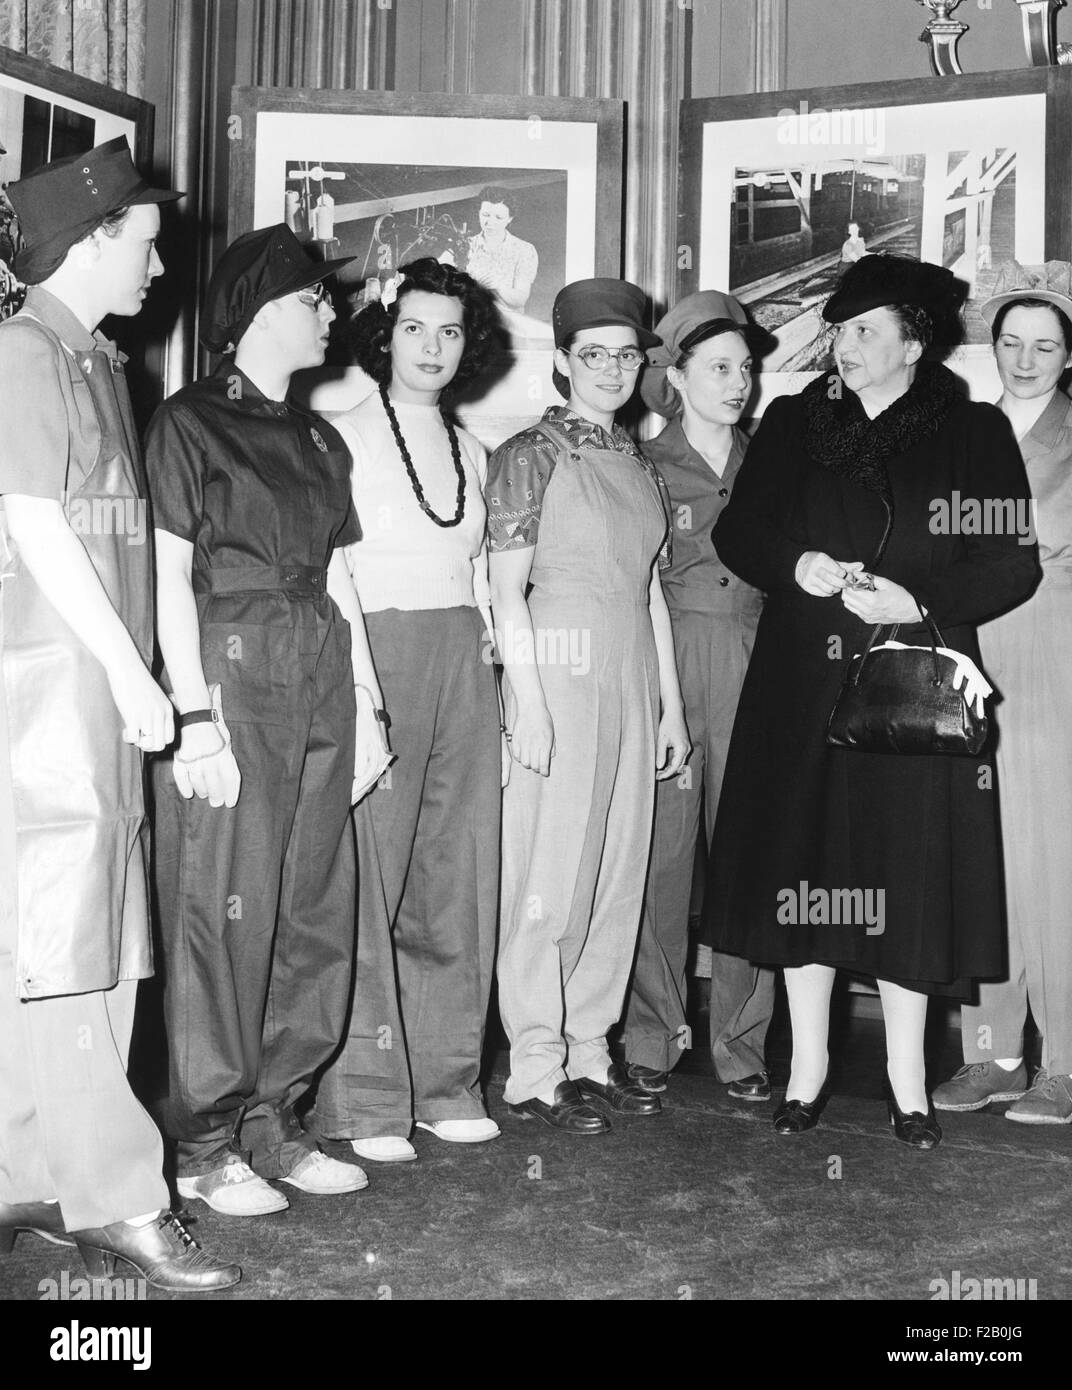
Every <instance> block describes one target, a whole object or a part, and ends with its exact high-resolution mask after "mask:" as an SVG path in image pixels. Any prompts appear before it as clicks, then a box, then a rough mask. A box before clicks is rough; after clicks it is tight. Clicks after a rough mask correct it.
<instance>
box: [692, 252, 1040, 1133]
mask: <svg viewBox="0 0 1072 1390" xmlns="http://www.w3.org/2000/svg"><path fill="white" fill-rule="evenodd" d="M956 283H957V282H956V281H955V280H954V279H953V276H952V275H951V274H950V273H949V272H948V271H944V270H942V269H940V268H938V267H935V266H930V265H925V264H921V263H920V262H918V261H912V260H909V259H907V258H904V257H897V256H867V257H865V258H864V259H863V260H861V261H860V262H858V263H857V265H855V266H853V267H852V268H851V269H850V270H849V271H848V272H847V273H846V275H845V277H844V279H843V280H842V283H841V286H840V287H839V289H838V291H837V292H836V293H835V294H834V296H833V297H832V298H831V299H830V301H829V302H828V304H827V306H826V308H825V310H824V317H825V318H826V319H827V320H828V321H829V322H831V323H835V324H837V330H836V335H835V345H834V356H835V361H836V364H837V368H838V373H837V374H836V375H830V376H828V377H822V378H820V379H819V380H817V381H815V382H813V383H812V384H811V385H810V386H808V387H807V388H806V389H805V390H804V391H803V392H802V393H801V394H800V395H799V396H796V397H791V398H787V399H782V400H778V401H775V402H774V403H773V404H772V406H771V408H770V409H769V410H768V411H767V413H766V415H765V416H764V419H763V422H762V424H761V426H760V429H759V431H758V432H757V434H756V437H755V439H754V440H753V442H752V444H751V446H750V448H749V451H748V457H747V459H746V461H745V464H744V466H743V468H742V470H741V472H740V474H739V476H738V480H737V484H736V487H735V490H734V494H733V497H732V499H731V501H730V505H729V506H728V507H727V509H726V510H725V511H724V512H723V514H722V516H721V518H720V519H719V521H718V523H717V525H716V526H715V529H714V540H715V545H716V546H717V548H718V552H719V554H720V555H721V556H722V558H723V560H724V562H725V563H726V564H727V565H728V566H729V567H730V568H731V569H732V570H734V571H735V573H737V574H739V575H740V576H741V578H743V579H745V580H747V582H748V583H750V584H753V585H755V586H756V587H757V588H760V589H762V590H764V591H765V592H766V594H767V602H766V605H765V607H764V610H763V616H762V618H761V619H760V624H759V629H758V632H757V635H756V644H755V649H754V652H753V656H752V660H751V663H750V666H749V670H748V675H747V677H746V679H745V685H744V689H743V692H742V695H741V701H740V707H739V710H738V715H737V720H736V723H735V726H734V733H733V739H732V742H731V745H730V751H729V756H728V761H727V768H726V778H725V783H724V786H723V792H722V798H721V802H720V808H719V815H718V821H717V825H716V829H715V836H714V845H713V852H712V856H711V865H712V869H711V874H712V878H711V884H710V887H709V892H708V899H707V901H708V905H709V906H708V911H709V912H710V913H711V914H712V922H711V927H712V936H713V939H714V941H715V944H716V947H717V949H719V950H722V951H727V952H731V953H735V954H737V955H742V956H746V957H748V958H749V959H751V960H754V961H757V962H760V963H763V964H777V965H782V966H785V967H786V970H785V977H786V990H787V994H788V997H789V1007H790V1016H791V1021H792V1027H793V1064H792V1072H791V1075H790V1080H789V1086H788V1089H787V1091H786V1097H785V1101H784V1102H783V1104H782V1105H781V1106H780V1107H779V1109H778V1111H777V1113H776V1115H775V1117H774V1124H775V1128H776V1129H777V1130H778V1132H779V1133H798V1132H800V1131H802V1130H805V1129H810V1128H811V1127H812V1126H813V1125H814V1124H815V1123H816V1119H817V1116H818V1112H819V1109H820V1107H821V1091H822V1088H823V1085H824V1082H825V1078H826V1070H827V1061H828V1056H827V1033H828V1024H829V1004H830V992H831V987H832V984H833V980H834V971H835V968H836V967H838V966H841V967H844V968H845V969H848V970H850V971H852V972H855V973H859V974H862V975H865V976H870V977H874V978H875V979H876V980H877V982H878V986H879V993H880V995H881V998H882V1006H883V1014H884V1018H885V1024H886V1041H887V1055H888V1077H889V1085H890V1120H891V1123H893V1124H894V1126H895V1132H896V1134H897V1137H898V1138H900V1139H904V1140H905V1141H906V1142H908V1143H910V1144H913V1145H914V1146H915V1147H918V1148H933V1147H934V1145H935V1144H937V1143H938V1141H939V1139H940V1137H941V1131H940V1130H939V1128H938V1126H937V1124H936V1122H935V1120H934V1112H933V1110H932V1109H931V1107H930V1105H929V1102H928V1100H927V1094H926V1088H925V1080H924V1060H923V1029H924V1023H925V1020H926V1007H927V998H928V996H929V995H932V994H938V995H946V996H949V997H953V998H964V997H966V995H967V994H968V992H969V982H970V981H972V980H974V979H977V978H980V977H987V976H994V975H996V974H999V973H1000V972H1001V970H1002V924H1001V915H1000V849H999V840H998V833H997V816H996V806H995V800H994V798H995V791H994V788H993V776H992V770H991V767H990V763H989V760H988V759H987V758H986V757H985V756H981V757H979V758H970V759H969V758H961V757H948V756H946V757H919V756H893V755H888V754H876V753H865V752H861V751H859V750H855V749H854V750H842V749H836V748H832V747H828V746H827V744H826V742H825V733H826V725H827V720H828V718H829V715H830V711H831V709H832V707H833V705H834V702H835V700H836V699H837V696H838V692H839V690H840V687H841V683H842V680H843V677H844V674H845V665H846V662H847V661H848V660H850V659H851V658H852V656H853V655H854V654H855V653H857V652H859V651H861V650H862V649H863V647H864V644H865V642H866V640H867V637H868V634H869V627H870V625H872V624H876V623H902V624H905V625H906V626H904V627H902V629H901V633H900V638H901V640H903V641H904V642H906V643H908V644H910V645H914V644H918V643H919V642H921V641H924V640H926V639H925V633H926V629H925V628H924V627H923V626H922V625H921V624H920V609H919V605H922V606H923V608H924V609H925V611H927V612H928V613H929V615H930V616H931V617H932V618H933V619H934V621H935V622H936V623H937V624H938V626H939V628H940V629H941V630H942V633H943V635H944V638H945V641H946V644H947V645H948V646H949V647H951V648H953V649H955V650H957V651H959V652H962V653H964V654H966V655H967V656H968V657H970V658H972V660H976V661H977V660H978V655H979V652H978V646H977V643H976V637H975V624H976V623H978V622H980V621H982V620H983V619H985V618H989V617H992V616H994V615H995V614H997V613H1000V612H1003V611H1004V610H1006V609H1008V608H1010V607H1012V606H1013V605H1015V604H1017V603H1019V602H1021V601H1022V600H1023V599H1024V598H1025V597H1026V596H1027V595H1028V593H1029V592H1030V590H1031V588H1032V587H1033V585H1034V583H1035V582H1036V579H1037V574H1038V563H1037V556H1036V551H1035V549H1034V547H1032V546H1027V545H1024V544H1021V538H1020V537H1019V536H1018V535H1017V534H1016V533H1015V531H1012V530H1010V531H1009V532H1008V533H1006V534H984V535H975V534H965V533H964V530H965V528H961V527H958V526H953V525H950V524H946V523H947V522H948V514H949V513H952V514H953V515H956V516H959V502H960V500H961V499H963V498H977V499H980V500H981V501H985V500H986V499H1005V498H1011V499H1017V500H1018V499H1022V498H1024V497H1026V495H1027V490H1026V481H1025V478H1024V471H1023V466H1022V464H1021V461H1020V458H1019V454H1018V451H1017V449H1016V445H1015V441H1014V439H1013V436H1012V433H1011V431H1010V430H1009V428H1008V425H1007V422H1006V421H1005V420H1004V419H1003V418H1002V416H1001V414H1000V412H998V411H997V410H996V409H994V408H993V407H992V406H988V405H973V404H970V403H969V402H968V401H966V400H964V399H963V398H962V397H961V395H960V394H959V391H958V388H957V383H956V379H955V378H954V377H953V375H952V373H950V372H949V371H948V370H947V369H946V368H944V367H942V366H941V365H939V364H937V363H932V362H926V361H924V360H923V356H924V352H925V350H926V349H927V347H928V345H929V343H930V342H931V340H932V337H933V338H937V341H938V342H939V343H941V342H943V341H945V342H948V341H951V340H952V336H953V333H952V330H953V325H954V324H955V323H956V312H955V311H956V304H957V298H958V296H957V294H956ZM956 493H959V494H960V497H959V498H957V497H956V496H955V495H954V494H956ZM943 502H944V506H943V505H941V504H942V503H943ZM1011 510H1012V513H1013V514H1014V515H1015V514H1016V508H1015V507H1014V508H1012V509H1011ZM951 532H955V533H954V534H951ZM865 567H866V568H865ZM868 573H872V574H873V576H874V578H873V581H869V580H867V578H866V575H867V574H868ZM861 576H865V577H864V578H863V583H865V584H868V586H869V584H870V582H873V584H874V589H873V590H871V589H870V587H867V588H864V587H859V585H860V583H861V578H860V577H861ZM972 693H973V695H974V691H973V692H972Z"/></svg>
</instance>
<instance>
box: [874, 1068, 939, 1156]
mask: <svg viewBox="0 0 1072 1390" xmlns="http://www.w3.org/2000/svg"><path fill="white" fill-rule="evenodd" d="M886 1109H887V1110H888V1112H889V1116H890V1124H891V1125H892V1126H893V1133H894V1137H895V1138H897V1139H900V1141H901V1143H902V1144H909V1145H911V1147H912V1148H913V1149H936V1148H937V1147H938V1145H939V1144H940V1143H941V1142H942V1127H941V1125H940V1124H939V1123H938V1120H937V1119H936V1117H935V1114H934V1106H933V1105H932V1104H931V1103H930V1102H928V1103H927V1113H926V1114H924V1113H923V1111H922V1110H910V1111H908V1113H907V1114H906V1113H905V1112H904V1111H903V1110H901V1109H900V1108H899V1107H898V1104H897V1102H896V1100H894V1098H893V1087H892V1086H890V1085H889V1084H888V1083H887V1086H886Z"/></svg>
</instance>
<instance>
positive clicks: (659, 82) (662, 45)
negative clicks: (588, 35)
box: [621, 0, 689, 312]
mask: <svg viewBox="0 0 1072 1390" xmlns="http://www.w3.org/2000/svg"><path fill="white" fill-rule="evenodd" d="M688 20H689V11H688V10H687V9H683V8H682V7H681V6H679V5H678V4H677V3H676V0H646V3H644V4H643V5H629V6H627V7H626V23H625V25H624V33H623V35H622V53H621V72H622V75H623V78H624V81H623V85H622V91H621V95H622V96H623V97H625V99H626V101H627V102H628V108H627V139H626V149H627V159H626V190H625V274H626V278H627V279H629V280H634V281H636V283H637V284H639V285H641V286H642V287H643V288H644V289H645V290H646V291H647V292H648V293H649V294H650V295H651V297H652V299H653V300H654V301H655V305H656V311H657V312H658V311H659V310H661V309H663V308H665V306H666V301H667V298H668V296H669V294H670V292H671V287H672V285H673V280H674V248H675V245H676V231H677V225H676V224H677V219H676V215H675V214H676V209H677V147H678V139H677V132H678V103H679V101H680V100H681V98H682V96H684V95H685V91H686V76H685V55H686V52H687V44H686V42H685V39H686V33H687V25H688Z"/></svg>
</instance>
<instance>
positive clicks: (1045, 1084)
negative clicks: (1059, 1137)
mask: <svg viewBox="0 0 1072 1390" xmlns="http://www.w3.org/2000/svg"><path fill="white" fill-rule="evenodd" d="M1005 1118H1006V1119H1007V1120H1015V1121H1016V1123H1017V1124H1021V1125H1069V1124H1072V1076H1068V1075H1064V1076H1061V1075H1054V1076H1049V1075H1048V1074H1047V1073H1046V1072H1045V1071H1044V1070H1040V1071H1039V1072H1038V1073H1037V1074H1036V1076H1035V1080H1034V1082H1033V1083H1032V1086H1031V1089H1030V1091H1028V1093H1027V1095H1026V1096H1024V1097H1023V1099H1022V1100H1018V1101H1017V1102H1016V1104H1015V1105H1010V1106H1009V1108H1008V1110H1006V1111H1005Z"/></svg>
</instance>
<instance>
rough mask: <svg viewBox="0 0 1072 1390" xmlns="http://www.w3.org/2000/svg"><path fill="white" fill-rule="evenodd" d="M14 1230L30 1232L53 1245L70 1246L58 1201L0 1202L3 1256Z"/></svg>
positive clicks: (70, 1238)
mask: <svg viewBox="0 0 1072 1390" xmlns="http://www.w3.org/2000/svg"><path fill="white" fill-rule="evenodd" d="M18 1231H32V1232H33V1233H34V1235H35V1236H40V1237H41V1239H42V1240H50V1241H52V1243H53V1245H73V1244H74V1239H73V1237H71V1236H69V1235H68V1234H67V1232H66V1231H65V1230H64V1226H63V1214H62V1212H61V1211H60V1204H59V1202H0V1255H7V1254H8V1253H9V1252H10V1250H11V1248H12V1246H13V1245H14V1244H15V1234H16V1232H18Z"/></svg>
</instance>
